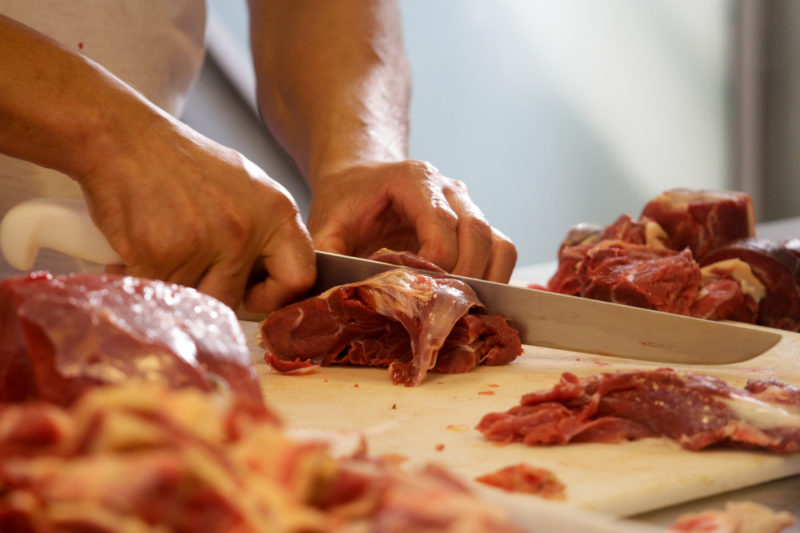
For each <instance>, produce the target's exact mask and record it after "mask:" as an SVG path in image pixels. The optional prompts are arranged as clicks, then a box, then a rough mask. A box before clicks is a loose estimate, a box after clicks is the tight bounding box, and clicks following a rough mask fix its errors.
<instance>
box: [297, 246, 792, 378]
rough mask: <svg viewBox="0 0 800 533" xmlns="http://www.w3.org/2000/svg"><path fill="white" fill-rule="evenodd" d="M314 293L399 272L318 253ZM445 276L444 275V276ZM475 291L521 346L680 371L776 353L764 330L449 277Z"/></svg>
mask: <svg viewBox="0 0 800 533" xmlns="http://www.w3.org/2000/svg"><path fill="white" fill-rule="evenodd" d="M316 254H317V281H316V284H315V286H314V289H313V291H312V292H315V293H316V292H321V291H323V290H325V289H328V288H331V287H335V286H337V285H343V284H345V283H352V282H355V281H361V280H363V279H365V278H367V277H368V276H371V275H373V274H378V273H380V272H383V271H385V270H387V269H390V268H397V266H396V265H390V264H387V263H381V262H378V261H372V260H369V259H360V258H357V257H348V256H343V255H338V254H331V253H327V252H320V251H317V252H316ZM439 275H442V274H439ZM445 275H446V276H449V277H451V278H456V279H460V280H461V281H463V282H465V283H466V284H467V285H469V286H470V287H471V288H472V289H473V290H474V291H475V294H477V295H478V298H479V299H480V300H481V302H483V304H484V307H485V310H486V312H488V313H491V314H497V315H502V316H504V317H506V318H507V319H508V320H509V322H510V323H511V325H512V326H513V327H514V329H516V330H517V331H518V332H519V335H520V338H521V340H522V343H523V344H528V345H531V346H545V347H548V348H558V349H562V350H570V351H575V352H586V353H591V354H596V355H609V356H614V357H625V358H629V359H640V360H646V361H657V362H661V363H675V364H703V365H709V364H728V363H737V362H740V361H745V360H747V359H751V358H753V357H755V356H757V355H759V354H761V353H763V352H765V351H767V350H769V349H770V348H771V347H773V346H774V345H775V344H777V343H778V341H780V340H781V338H782V337H781V335H780V334H779V333H776V332H774V331H770V330H768V329H766V328H758V327H753V326H747V325H738V324H734V323H731V322H714V321H711V320H703V319H699V318H691V317H686V316H682V315H675V314H671V313H664V312H661V311H652V310H649V309H641V308H638V307H631V306H627V305H621V304H614V303H609V302H603V301H599V300H591V299H588V298H581V297H578V296H568V295H564V294H558V293H554V292H548V291H543V290H537V289H529V288H526V287H520V286H516V285H509V284H505V283H495V282H493V281H486V280H481V279H475V278H468V277H464V276H457V275H454V274H445Z"/></svg>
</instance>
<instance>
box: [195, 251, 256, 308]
mask: <svg viewBox="0 0 800 533" xmlns="http://www.w3.org/2000/svg"><path fill="white" fill-rule="evenodd" d="M250 265H252V260H249V261H247V260H245V261H227V262H224V263H223V262H220V263H216V264H213V265H211V266H210V267H209V268H208V269H207V270H206V272H205V274H204V275H203V276H202V278H201V279H200V280H199V282H198V283H197V290H199V291H200V292H202V293H205V294H207V295H209V296H212V297H214V298H216V299H217V300H219V301H221V302H222V303H224V304H225V305H227V306H228V307H230V308H232V309H236V308H237V307H238V306H239V303H240V302H241V301H242V299H243V298H244V289H245V285H246V284H247V275H248V274H249V272H250Z"/></svg>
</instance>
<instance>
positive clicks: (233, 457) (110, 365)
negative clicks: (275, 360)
mask: <svg viewBox="0 0 800 533" xmlns="http://www.w3.org/2000/svg"><path fill="white" fill-rule="evenodd" d="M431 501H436V502H437V505H435V506H431V505H429V502H431ZM467 530H468V531H470V532H473V531H474V532H475V533H488V532H490V531H491V532H494V531H500V532H509V533H510V532H514V531H517V530H516V529H515V528H514V527H512V526H511V525H509V523H508V522H507V521H506V520H505V518H504V517H503V516H501V513H500V512H499V511H498V510H496V509H493V508H491V507H489V506H487V505H484V504H483V503H481V502H480V501H478V500H477V499H476V498H475V497H473V496H472V494H471V493H469V492H468V491H467V490H466V489H465V488H464V486H462V485H461V484H460V483H459V482H458V481H456V480H455V479H454V478H453V477H452V476H450V475H449V474H448V473H447V472H445V471H444V470H442V469H439V468H435V467H430V468H428V469H426V470H423V471H416V472H409V471H404V470H400V469H399V468H397V467H393V466H391V465H390V464H385V463H383V462H381V461H378V460H375V459H373V458H370V457H368V456H367V455H366V451H365V450H363V449H362V450H360V451H359V453H358V454H353V455H352V456H349V457H344V458H342V457H333V456H332V455H331V453H329V451H328V448H327V445H325V444H323V443H320V442H308V441H300V440H295V439H290V438H289V437H288V436H287V434H286V432H285V430H284V428H283V427H282V426H281V424H280V422H279V420H278V418H277V417H276V416H274V415H273V414H272V413H271V411H270V410H269V409H268V408H267V406H266V405H265V403H264V401H263V398H262V395H261V392H260V387H259V384H258V382H257V381H256V379H255V373H254V369H253V366H252V362H251V359H250V353H249V350H248V349H247V346H246V343H245V340H244V335H243V333H242V330H241V328H240V326H239V324H238V322H237V321H236V318H235V316H234V314H233V312H232V311H231V310H230V309H229V308H227V307H225V306H224V305H223V304H221V303H220V302H218V301H216V300H214V299H212V298H210V297H208V296H206V295H203V294H201V293H199V292H197V291H195V290H193V289H188V288H184V287H180V286H177V285H171V284H166V283H162V282H157V281H148V280H142V279H136V278H131V277H114V276H92V275H70V276H52V275H49V274H46V273H36V274H32V275H30V276H21V277H17V278H10V279H7V280H4V281H2V283H0V531H2V532H3V533H53V532H77V531H81V532H83V531H91V532H93V533H165V532H173V533H196V532H203V533H217V532H218V533H223V532H225V533H232V532H236V533H267V532H270V533H272V532H287V533H289V532H291V533H314V532H320V533H322V532H333V533H351V532H352V533H358V532H362V531H373V532H376V533H393V532H397V531H442V532H461V531H467Z"/></svg>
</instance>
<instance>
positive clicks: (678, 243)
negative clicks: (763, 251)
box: [641, 189, 755, 259]
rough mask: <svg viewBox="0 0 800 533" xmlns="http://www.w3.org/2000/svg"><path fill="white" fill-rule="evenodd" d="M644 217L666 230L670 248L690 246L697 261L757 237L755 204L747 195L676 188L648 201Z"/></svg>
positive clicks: (680, 248)
mask: <svg viewBox="0 0 800 533" xmlns="http://www.w3.org/2000/svg"><path fill="white" fill-rule="evenodd" d="M641 216H643V217H648V218H650V219H652V220H655V221H656V222H657V223H658V224H659V225H660V226H661V227H662V228H663V229H664V231H666V233H667V235H668V239H667V241H666V244H667V246H668V247H669V248H671V249H673V250H683V249H684V248H687V247H688V248H689V249H690V250H691V251H692V254H693V256H694V257H695V258H696V259H701V258H703V257H704V256H705V255H706V254H707V253H709V252H711V251H712V250H715V249H716V248H719V247H720V246H723V245H724V244H726V243H728V242H730V241H733V240H736V239H743V238H749V237H754V236H755V217H754V216H753V205H752V201H751V199H750V196H749V195H748V194H746V193H743V192H737V191H707V190H699V191H698V190H691V189H672V190H669V191H666V192H664V193H662V194H660V195H658V196H657V197H656V198H654V199H653V200H651V201H650V202H648V203H647V204H646V205H645V206H644V208H643V209H642V213H641Z"/></svg>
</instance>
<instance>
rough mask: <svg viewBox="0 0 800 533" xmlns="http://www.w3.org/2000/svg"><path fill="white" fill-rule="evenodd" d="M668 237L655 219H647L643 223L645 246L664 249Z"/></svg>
mask: <svg viewBox="0 0 800 533" xmlns="http://www.w3.org/2000/svg"><path fill="white" fill-rule="evenodd" d="M668 239H669V235H667V232H666V231H664V228H662V227H661V225H660V224H659V223H658V222H656V221H655V220H648V221H647V222H645V225H644V243H645V246H649V247H650V248H655V249H657V250H665V249H666V248H667V245H666V244H665V243H666V242H667V240H668Z"/></svg>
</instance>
